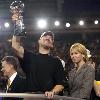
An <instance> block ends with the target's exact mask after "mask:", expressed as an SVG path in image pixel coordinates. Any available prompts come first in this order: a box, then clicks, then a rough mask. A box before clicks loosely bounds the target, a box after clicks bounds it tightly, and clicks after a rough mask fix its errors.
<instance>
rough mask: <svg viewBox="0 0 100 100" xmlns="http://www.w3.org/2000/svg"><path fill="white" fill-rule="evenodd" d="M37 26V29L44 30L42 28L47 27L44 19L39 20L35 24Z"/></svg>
mask: <svg viewBox="0 0 100 100" xmlns="http://www.w3.org/2000/svg"><path fill="white" fill-rule="evenodd" d="M37 25H38V27H39V28H41V29H44V28H46V26H47V21H46V20H44V19H41V20H39V21H38V22H37Z"/></svg>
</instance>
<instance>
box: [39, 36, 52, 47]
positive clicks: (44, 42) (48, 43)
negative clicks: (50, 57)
mask: <svg viewBox="0 0 100 100" xmlns="http://www.w3.org/2000/svg"><path fill="white" fill-rule="evenodd" d="M53 42H54V40H53V38H52V36H50V35H45V36H43V37H41V38H40V39H39V41H38V43H39V46H43V47H45V48H52V47H53Z"/></svg>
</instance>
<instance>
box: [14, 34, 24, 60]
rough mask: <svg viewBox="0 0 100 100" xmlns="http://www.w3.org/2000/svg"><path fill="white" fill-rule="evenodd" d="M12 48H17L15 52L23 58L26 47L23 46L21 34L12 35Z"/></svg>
mask: <svg viewBox="0 0 100 100" xmlns="http://www.w3.org/2000/svg"><path fill="white" fill-rule="evenodd" d="M12 48H13V49H14V50H15V53H16V54H17V56H19V57H20V58H23V56H24V48H23V46H21V42H20V37H19V36H13V37H12Z"/></svg>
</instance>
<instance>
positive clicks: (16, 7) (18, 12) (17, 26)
mask: <svg viewBox="0 0 100 100" xmlns="http://www.w3.org/2000/svg"><path fill="white" fill-rule="evenodd" d="M10 11H11V13H12V16H17V19H16V20H14V35H16V36H24V35H25V34H26V32H25V26H24V23H23V15H22V13H23V11H24V3H23V2H22V1H14V2H12V4H11V5H10Z"/></svg>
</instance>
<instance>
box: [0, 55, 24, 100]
mask: <svg viewBox="0 0 100 100" xmlns="http://www.w3.org/2000/svg"><path fill="white" fill-rule="evenodd" d="M1 63H2V69H1V71H2V72H3V74H4V76H5V77H7V78H8V82H7V86H6V92H7V93H22V92H25V86H24V85H25V78H23V77H22V76H20V75H19V74H18V73H17V68H18V67H19V62H18V59H17V58H15V57H14V56H5V57H4V58H3V59H2V61H1ZM8 99H9V100H13V99H11V98H7V100H8ZM14 100H19V99H18V98H17V99H15V98H14Z"/></svg>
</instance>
